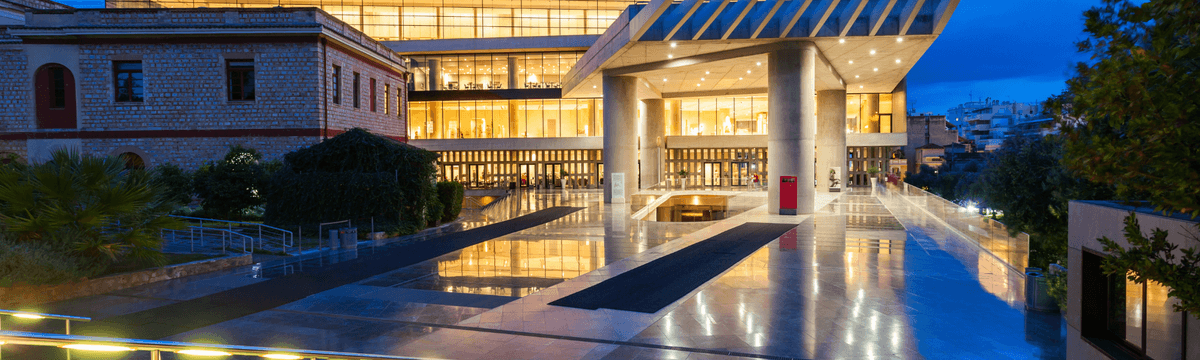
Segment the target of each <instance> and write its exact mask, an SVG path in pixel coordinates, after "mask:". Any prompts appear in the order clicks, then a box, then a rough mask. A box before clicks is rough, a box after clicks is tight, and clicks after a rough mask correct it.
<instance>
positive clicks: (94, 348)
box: [63, 344, 133, 351]
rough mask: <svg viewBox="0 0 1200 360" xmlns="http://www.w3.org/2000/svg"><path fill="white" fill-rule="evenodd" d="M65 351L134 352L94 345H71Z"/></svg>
mask: <svg viewBox="0 0 1200 360" xmlns="http://www.w3.org/2000/svg"><path fill="white" fill-rule="evenodd" d="M63 348H64V349H72V350H86V351H133V349H131V348H127V347H124V346H113V345H94V344H71V345H64V346H63Z"/></svg>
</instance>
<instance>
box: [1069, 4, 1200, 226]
mask: <svg viewBox="0 0 1200 360" xmlns="http://www.w3.org/2000/svg"><path fill="white" fill-rule="evenodd" d="M1084 15H1085V18H1086V21H1085V24H1086V29H1085V31H1086V32H1087V33H1088V39H1087V40H1085V41H1082V42H1080V43H1079V44H1078V45H1079V50H1080V51H1081V52H1085V53H1091V55H1092V58H1091V61H1089V62H1086V63H1079V64H1078V65H1077V72H1078V74H1077V75H1076V76H1075V77H1074V78H1072V79H1070V80H1068V81H1067V93H1065V94H1063V95H1060V96H1056V97H1052V98H1050V99H1049V100H1048V105H1049V106H1048V108H1050V109H1051V110H1052V112H1053V113H1054V114H1055V115H1056V116H1057V117H1059V118H1060V119H1062V120H1063V121H1062V122H1061V123H1062V125H1063V127H1062V132H1063V134H1065V135H1066V139H1067V140H1066V156H1065V157H1064V163H1066V165H1067V167H1069V168H1070V169H1071V170H1074V171H1076V172H1078V173H1079V174H1081V175H1083V176H1084V177H1086V178H1087V179H1089V180H1091V181H1095V182H1100V183H1106V184H1112V185H1114V186H1115V187H1116V191H1117V194H1118V195H1119V196H1121V197H1122V198H1127V199H1147V200H1149V201H1150V202H1151V203H1152V204H1154V205H1155V206H1156V207H1157V208H1158V210H1161V211H1165V212H1184V213H1188V214H1191V215H1192V216H1193V217H1195V216H1198V215H1200V186H1196V184H1200V97H1197V96H1196V94H1198V93H1200V77H1198V76H1200V74H1197V71H1196V70H1197V69H1198V68H1200V61H1196V59H1200V47H1197V42H1196V39H1197V38H1200V6H1196V4H1195V1H1194V0H1152V1H1147V2H1144V3H1141V4H1136V5H1135V4H1134V3H1133V2H1126V1H1119V0H1105V1H1104V5H1103V6H1100V7H1095V8H1092V9H1090V10H1088V11H1086V12H1085V13H1084Z"/></svg>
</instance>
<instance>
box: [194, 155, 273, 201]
mask: <svg viewBox="0 0 1200 360" xmlns="http://www.w3.org/2000/svg"><path fill="white" fill-rule="evenodd" d="M261 158H262V155H260V154H259V153H258V151H256V150H254V149H248V148H244V147H242V146H240V145H235V146H231V147H229V152H228V153H226V154H225V158H224V159H223V160H221V161H220V162H216V163H209V164H206V165H205V166H202V167H201V168H200V170H197V171H196V175H195V184H196V192H197V193H199V195H200V197H201V198H203V199H204V210H205V213H207V214H209V216H214V217H219V218H224V219H239V218H242V217H243V216H244V214H245V213H246V211H247V209H249V208H251V207H254V206H258V205H262V203H263V197H262V196H261V194H260V189H262V188H263V186H264V185H265V184H266V182H267V180H268V177H267V172H266V170H265V169H264V167H263V165H262V164H260V163H259V160H260V159H261Z"/></svg>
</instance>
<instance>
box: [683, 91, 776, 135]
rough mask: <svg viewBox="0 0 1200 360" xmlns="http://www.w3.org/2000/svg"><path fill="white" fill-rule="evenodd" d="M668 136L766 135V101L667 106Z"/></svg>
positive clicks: (703, 100)
mask: <svg viewBox="0 0 1200 360" xmlns="http://www.w3.org/2000/svg"><path fill="white" fill-rule="evenodd" d="M665 111H666V114H665V116H666V120H667V121H666V127H667V129H666V134H667V136H703V135H759V134H766V133H767V97H766V96H739V97H719V98H693V99H678V100H669V101H667V102H666V109H665Z"/></svg>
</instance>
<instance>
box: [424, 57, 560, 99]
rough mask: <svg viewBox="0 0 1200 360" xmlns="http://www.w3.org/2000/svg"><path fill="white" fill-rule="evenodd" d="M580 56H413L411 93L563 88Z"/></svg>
mask: <svg viewBox="0 0 1200 360" xmlns="http://www.w3.org/2000/svg"><path fill="white" fill-rule="evenodd" d="M581 56H583V52H553V53H516V54H463V55H429V56H413V57H412V58H411V62H410V63H409V69H410V70H411V71H412V72H413V74H414V76H413V82H412V88H411V90H413V91H429V90H496V89H550V88H561V87H562V77H563V76H564V75H566V74H567V71H570V70H571V67H573V66H575V62H576V61H579V57H581ZM510 66H512V67H515V69H516V70H515V72H511V70H510V69H509V67H510ZM431 79H432V80H431Z"/></svg>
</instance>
